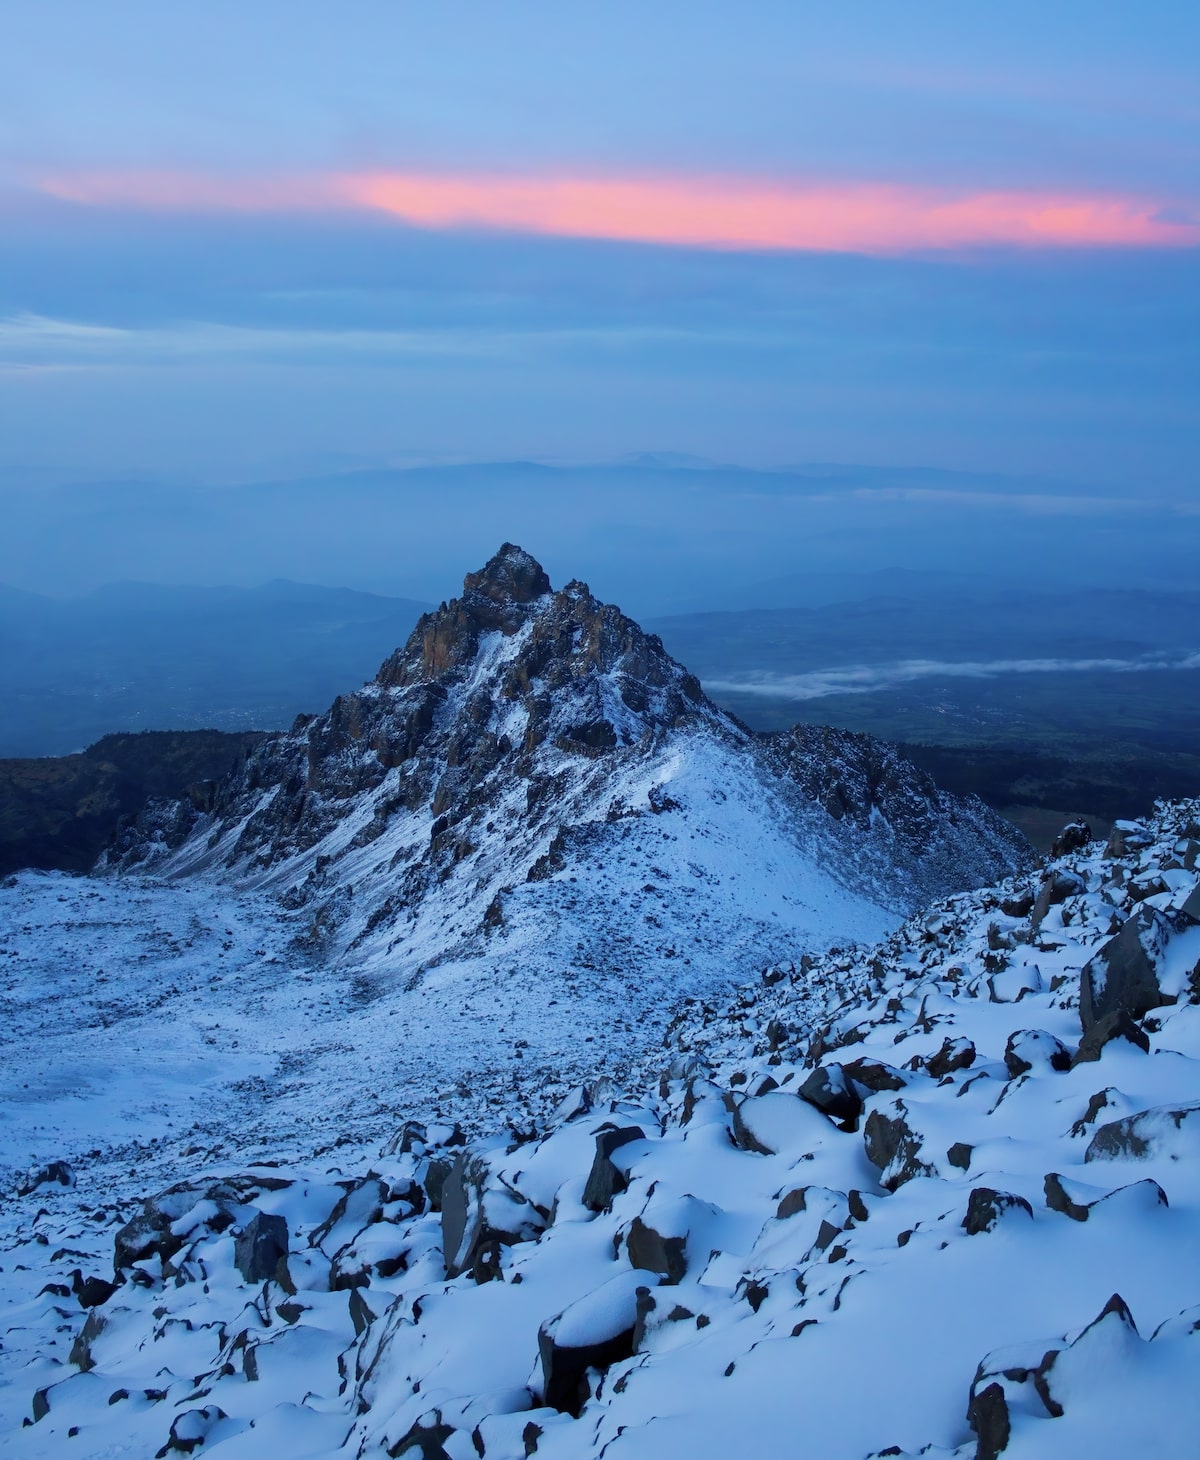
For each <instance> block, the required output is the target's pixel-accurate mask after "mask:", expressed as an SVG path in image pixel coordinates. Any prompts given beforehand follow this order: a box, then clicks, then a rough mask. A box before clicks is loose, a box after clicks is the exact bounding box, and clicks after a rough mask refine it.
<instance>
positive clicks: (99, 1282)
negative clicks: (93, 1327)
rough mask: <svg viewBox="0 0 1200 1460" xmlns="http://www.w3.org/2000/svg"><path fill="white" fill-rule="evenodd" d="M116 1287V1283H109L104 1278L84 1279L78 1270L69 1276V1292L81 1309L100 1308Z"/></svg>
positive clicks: (117, 1285)
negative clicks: (77, 1301)
mask: <svg viewBox="0 0 1200 1460" xmlns="http://www.w3.org/2000/svg"><path fill="white" fill-rule="evenodd" d="M118 1287H119V1284H118V1283H110V1282H109V1281H108V1280H107V1279H106V1278H102V1277H87V1278H85V1277H84V1275H83V1273H82V1272H81V1271H80V1270H79V1269H78V1268H76V1269H75V1271H74V1272H73V1273H72V1274H71V1291H72V1292H73V1293H74V1294H75V1296H76V1298H77V1299H78V1300H79V1306H80V1307H81V1308H99V1307H102V1306H103V1304H105V1303H107V1302H108V1300H109V1298H111V1297H112V1295H113V1294H114V1293H115V1292H116V1291H117V1288H118Z"/></svg>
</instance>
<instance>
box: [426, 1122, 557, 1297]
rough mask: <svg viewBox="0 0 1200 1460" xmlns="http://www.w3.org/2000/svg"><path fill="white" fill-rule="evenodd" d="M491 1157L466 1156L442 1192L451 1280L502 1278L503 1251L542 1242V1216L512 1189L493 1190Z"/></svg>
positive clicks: (444, 1248)
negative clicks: (538, 1237)
mask: <svg viewBox="0 0 1200 1460" xmlns="http://www.w3.org/2000/svg"><path fill="white" fill-rule="evenodd" d="M492 1179H493V1178H492V1175H491V1170H490V1167H489V1165H488V1161H487V1156H486V1155H485V1154H480V1153H477V1152H474V1151H472V1150H471V1149H470V1148H469V1147H468V1148H467V1149H466V1150H464V1151H463V1152H462V1153H461V1154H460V1155H459V1156H458V1157H457V1158H456V1159H455V1162H454V1165H453V1166H452V1167H451V1168H450V1173H449V1175H448V1176H447V1177H446V1181H445V1185H444V1186H443V1188H442V1253H443V1256H444V1259H445V1263H446V1276H447V1277H451V1278H452V1277H458V1276H459V1275H460V1274H461V1273H465V1272H469V1273H470V1274H471V1275H472V1277H473V1278H474V1279H475V1281H476V1282H477V1283H485V1282H490V1281H491V1280H492V1279H493V1278H496V1277H498V1276H499V1275H500V1254H501V1249H502V1248H505V1247H512V1246H515V1245H516V1244H517V1243H518V1242H524V1241H526V1240H528V1239H529V1238H530V1237H533V1236H536V1235H537V1233H538V1232H539V1231H541V1230H542V1228H543V1227H544V1226H545V1221H544V1219H543V1218H542V1216H541V1214H540V1213H539V1212H537V1211H535V1210H534V1208H533V1207H532V1206H531V1205H530V1204H529V1203H528V1202H524V1201H522V1200H521V1198H519V1197H518V1196H517V1195H516V1194H515V1193H514V1192H512V1191H511V1190H510V1189H509V1188H507V1187H499V1186H495V1185H492V1184H491V1182H492Z"/></svg>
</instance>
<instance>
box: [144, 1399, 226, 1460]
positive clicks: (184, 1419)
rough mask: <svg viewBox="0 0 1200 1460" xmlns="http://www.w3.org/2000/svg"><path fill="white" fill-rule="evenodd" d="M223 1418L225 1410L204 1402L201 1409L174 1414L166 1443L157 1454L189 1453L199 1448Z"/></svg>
mask: <svg viewBox="0 0 1200 1460" xmlns="http://www.w3.org/2000/svg"><path fill="white" fill-rule="evenodd" d="M225 1418H226V1415H225V1411H224V1410H223V1409H221V1408H220V1407H219V1406H218V1405H215V1404H206V1405H205V1406H204V1408H203V1409H187V1410H184V1412H183V1413H182V1414H180V1415H176V1417H175V1420H174V1422H173V1423H172V1425H171V1432H170V1435H169V1436H168V1439H167V1443H166V1444H165V1445H164V1446H163V1447H162V1449H161V1450H159V1451H158V1455H159V1456H160V1457H162V1456H166V1455H171V1454H178V1455H190V1454H191V1453H192V1452H193V1451H194V1450H198V1449H200V1447H201V1446H202V1445H203V1444H204V1442H205V1440H207V1439H208V1436H209V1434H210V1433H211V1432H212V1430H213V1429H214V1428H215V1427H216V1426H217V1425H218V1424H220V1422H221V1421H222V1420H223V1419H225Z"/></svg>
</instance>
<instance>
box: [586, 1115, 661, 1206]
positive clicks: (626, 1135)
mask: <svg viewBox="0 0 1200 1460" xmlns="http://www.w3.org/2000/svg"><path fill="white" fill-rule="evenodd" d="M645 1139H646V1133H645V1131H644V1130H642V1128H641V1127H640V1126H636V1125H629V1126H624V1127H623V1128H621V1129H617V1128H616V1127H611V1126H610V1127H609V1128H608V1129H607V1130H600V1131H597V1132H596V1154H595V1156H594V1157H593V1159H592V1169H591V1171H589V1172H588V1179H587V1185H586V1186H585V1187H584V1189H583V1204H584V1206H585V1207H587V1209H588V1210H589V1211H592V1212H602V1211H604V1210H605V1209H606V1208H607V1207H608V1206H610V1205H611V1203H612V1199H613V1197H614V1196H616V1194H617V1193H618V1192H619V1191H624V1190H625V1188H626V1186H627V1185H628V1184H629V1183H628V1181H627V1180H626V1177H625V1173H624V1172H623V1171H621V1170H619V1169H618V1168H617V1167H616V1166H614V1165H613V1163H612V1160H611V1159H610V1158H611V1156H612V1154H613V1152H614V1151H619V1150H620V1149H621V1147H622V1146H627V1145H628V1144H629V1143H630V1141H644V1140H645Z"/></svg>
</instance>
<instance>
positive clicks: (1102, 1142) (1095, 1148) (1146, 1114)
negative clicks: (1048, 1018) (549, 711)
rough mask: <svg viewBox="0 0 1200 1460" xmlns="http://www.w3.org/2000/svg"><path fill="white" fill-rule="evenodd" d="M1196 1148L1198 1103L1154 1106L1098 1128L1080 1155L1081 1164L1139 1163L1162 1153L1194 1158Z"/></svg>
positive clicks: (1199, 1131)
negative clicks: (1081, 1157) (1086, 1162)
mask: <svg viewBox="0 0 1200 1460" xmlns="http://www.w3.org/2000/svg"><path fill="white" fill-rule="evenodd" d="M1198 1146H1200V1104H1197V1105H1182V1106H1180V1105H1158V1106H1155V1107H1153V1108H1152V1109H1150V1110H1143V1111H1140V1112H1139V1113H1138V1114H1137V1115H1128V1116H1126V1117H1125V1119H1124V1120H1113V1121H1110V1122H1109V1123H1108V1124H1107V1125H1102V1126H1101V1127H1100V1129H1099V1130H1098V1131H1097V1132H1096V1134H1095V1135H1094V1136H1093V1137H1092V1139H1091V1142H1090V1143H1089V1145H1088V1148H1087V1150H1086V1151H1085V1152H1084V1155H1083V1159H1084V1160H1085V1161H1116V1160H1121V1159H1123V1158H1124V1159H1128V1160H1133V1161H1143V1160H1145V1159H1146V1158H1147V1157H1149V1156H1152V1155H1155V1154H1158V1153H1162V1154H1166V1155H1175V1156H1180V1155H1187V1156H1188V1157H1191V1158H1193V1159H1194V1158H1195V1156H1196V1155H1197V1147H1198Z"/></svg>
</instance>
